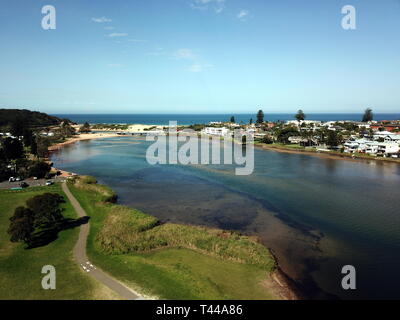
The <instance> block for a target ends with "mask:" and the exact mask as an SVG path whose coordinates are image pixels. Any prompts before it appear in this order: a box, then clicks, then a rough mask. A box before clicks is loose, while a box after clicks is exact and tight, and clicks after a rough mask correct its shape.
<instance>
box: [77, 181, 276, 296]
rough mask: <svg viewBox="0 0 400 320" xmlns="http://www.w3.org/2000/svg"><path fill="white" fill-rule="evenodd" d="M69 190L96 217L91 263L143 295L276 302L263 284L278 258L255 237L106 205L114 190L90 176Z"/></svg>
mask: <svg viewBox="0 0 400 320" xmlns="http://www.w3.org/2000/svg"><path fill="white" fill-rule="evenodd" d="M85 180H86V181H85ZM87 182H90V183H89V184H88V183H87ZM69 187H70V190H71V192H72V193H73V194H74V195H75V197H76V198H77V199H78V201H79V202H80V203H81V205H82V207H83V208H84V209H85V210H86V212H87V214H88V215H89V216H90V217H91V219H90V223H91V232H90V235H89V238H88V255H89V257H90V259H91V260H92V261H93V262H94V263H95V264H96V265H98V266H100V267H101V268H102V269H104V270H105V271H107V272H109V273H110V274H112V275H113V276H115V277H116V278H118V279H119V280H121V281H123V282H124V283H127V284H128V285H129V286H131V287H132V288H134V289H136V290H137V291H139V292H140V293H142V294H145V295H149V296H157V297H160V298H164V299H274V298H277V296H276V295H275V294H274V293H273V292H271V290H270V289H267V287H265V286H264V284H265V282H266V281H267V282H268V281H271V279H270V278H269V275H270V273H271V272H272V271H273V270H274V268H275V262H274V259H273V257H272V256H271V255H270V253H269V251H268V250H267V249H266V248H265V247H263V246H262V245H261V244H259V243H257V242H256V241H255V240H254V239H252V238H249V237H245V236H241V235H238V234H237V233H233V232H227V231H222V230H218V229H208V228H202V227H194V226H185V225H176V224H162V225H159V224H158V223H157V219H155V218H154V217H152V216H149V215H146V214H144V213H141V212H139V211H137V210H133V209H130V208H127V207H123V206H118V205H115V204H111V203H107V202H105V201H104V200H105V199H109V198H110V197H111V198H112V190H110V189H108V188H104V189H103V186H100V185H96V184H93V180H88V178H83V179H81V180H78V182H77V183H75V184H73V183H70V184H69Z"/></svg>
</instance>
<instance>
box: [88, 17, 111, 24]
mask: <svg viewBox="0 0 400 320" xmlns="http://www.w3.org/2000/svg"><path fill="white" fill-rule="evenodd" d="M92 21H93V22H97V23H105V22H111V21H112V20H111V19H108V18H106V17H101V18H92Z"/></svg>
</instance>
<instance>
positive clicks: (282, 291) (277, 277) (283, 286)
mask: <svg viewBox="0 0 400 320" xmlns="http://www.w3.org/2000/svg"><path fill="white" fill-rule="evenodd" d="M112 137H120V135H117V134H106V135H105V136H104V135H102V134H98V135H97V134H88V135H85V136H84V137H82V136H81V137H79V138H72V139H70V140H67V141H65V142H61V143H58V144H55V145H53V146H51V147H49V152H50V153H51V152H53V151H56V150H59V149H61V148H63V147H64V146H66V145H70V144H73V143H75V142H78V141H84V140H92V139H98V138H112ZM52 168H53V169H55V170H57V171H60V172H61V173H62V175H61V176H66V177H71V176H78V174H76V173H72V172H68V171H65V170H61V169H57V168H55V167H52ZM262 245H263V244H262ZM263 246H265V245H263ZM265 248H267V249H268V251H269V252H270V253H271V255H272V257H273V259H274V260H275V263H276V270H275V271H273V272H271V273H270V274H268V275H267V276H266V277H265V278H264V279H263V281H262V285H263V286H264V287H266V288H269V289H270V290H271V291H272V292H274V294H276V295H277V296H278V297H280V299H279V300H302V299H304V298H305V295H304V294H303V293H302V292H301V289H300V288H298V287H297V286H296V285H295V281H294V280H293V279H291V278H290V277H289V276H288V275H286V274H285V273H284V272H283V270H282V269H281V268H280V266H279V260H278V259H277V257H276V256H275V255H274V253H273V252H272V249H271V248H269V247H267V246H265ZM268 280H270V283H269V285H268V282H269V281H268Z"/></svg>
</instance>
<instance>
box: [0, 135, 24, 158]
mask: <svg viewBox="0 0 400 320" xmlns="http://www.w3.org/2000/svg"><path fill="white" fill-rule="evenodd" d="M3 152H4V157H5V158H6V159H7V160H15V159H20V158H22V157H24V146H23V145H22V142H21V141H20V140H19V139H13V138H6V139H4V141H3Z"/></svg>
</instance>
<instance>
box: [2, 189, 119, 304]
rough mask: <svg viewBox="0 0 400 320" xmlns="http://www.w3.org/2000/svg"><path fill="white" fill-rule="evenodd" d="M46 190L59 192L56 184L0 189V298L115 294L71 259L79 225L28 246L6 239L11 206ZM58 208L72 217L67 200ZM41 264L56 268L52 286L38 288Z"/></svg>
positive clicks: (105, 297) (56, 297)
mask: <svg viewBox="0 0 400 320" xmlns="http://www.w3.org/2000/svg"><path fill="white" fill-rule="evenodd" d="M46 192H51V193H53V194H54V193H56V194H58V195H59V196H60V197H61V196H63V192H62V190H61V188H60V185H59V184H55V185H53V186H50V187H32V188H28V189H24V190H21V191H11V190H0V300H3V299H17V300H19V299H21V300H31V299H32V300H38V299H39V300H42V299H44V300H53V299H73V300H78V299H115V298H117V296H116V295H115V294H114V293H113V292H112V291H111V290H109V289H108V288H106V287H105V286H103V285H101V284H99V283H97V281H95V280H93V279H91V278H90V277H88V275H87V274H86V273H85V272H83V270H81V269H80V267H79V266H78V264H77V263H76V262H75V261H74V260H73V256H72V249H73V247H74V245H75V243H76V241H77V239H78V233H79V228H65V229H64V230H60V231H59V232H58V233H57V235H56V238H54V239H53V241H51V242H49V243H47V244H46V245H41V246H37V247H35V248H31V249H27V248H26V245H24V244H23V243H19V242H11V241H10V235H9V234H7V229H8V228H9V225H10V218H11V217H12V216H13V214H14V213H15V209H16V208H18V207H23V206H26V202H27V201H28V200H29V199H32V198H35V197H37V196H43V194H45V193H46ZM60 209H61V210H62V214H63V217H64V219H67V220H71V221H72V220H75V219H76V213H75V211H74V210H73V208H72V206H71V204H70V203H69V202H68V201H66V202H64V203H61V204H60ZM47 234H48V232H47ZM45 265H52V266H54V267H55V268H56V273H57V278H56V279H57V282H56V290H44V289H43V288H42V285H41V281H42V278H43V277H44V276H45V275H44V274H42V273H41V270H42V267H43V266H45Z"/></svg>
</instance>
